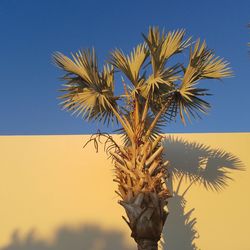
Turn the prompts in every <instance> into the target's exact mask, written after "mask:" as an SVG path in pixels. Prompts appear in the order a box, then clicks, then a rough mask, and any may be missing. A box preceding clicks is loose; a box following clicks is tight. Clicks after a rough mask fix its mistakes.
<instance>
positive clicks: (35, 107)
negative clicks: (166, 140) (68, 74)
mask: <svg viewBox="0 0 250 250" xmlns="http://www.w3.org/2000/svg"><path fill="white" fill-rule="evenodd" d="M249 22H250V1H249V0H239V1H235V0H233V1H230V0H210V1H202V0H197V1H192V0H189V1H186V0H182V1H167V0H158V1H152V0H151V1H150V0H140V1H139V0H126V1H119V0H116V1H114V0H107V1H101V0H99V1H94V0H92V1H86V0H71V1H68V0H67V1H66V0H40V1H39V0H36V1H34V0H22V1H20V0H0V31H1V36H0V41H1V46H0V56H1V66H0V76H1V78H0V85H1V98H0V119H1V122H0V135H17V134H19V135H30V134H86V133H91V132H96V130H97V126H96V125H95V124H87V123H85V122H83V121H82V120H81V119H80V118H75V117H72V116H71V114H70V113H68V112H64V111H61V110H60V107H59V106H58V103H59V101H58V100H57V96H58V89H59V88H60V84H61V82H59V80H58V77H59V76H60V75H61V73H62V72H60V71H59V70H58V69H57V68H56V67H54V66H53V64H52V62H51V54H52V53H53V52H54V51H61V52H63V53H65V54H69V52H71V51H76V50H78V49H80V48H86V47H92V46H94V47H95V48H96V49H97V52H98V55H99V59H100V61H103V60H105V58H106V57H107V56H108V52H109V51H110V50H111V49H112V48H114V47H118V48H122V49H123V50H124V51H129V49H131V48H132V47H133V46H134V45H135V44H136V43H138V42H140V41H141V40H142V39H141V32H144V33H145V32H147V29H148V26H150V25H151V26H152V25H157V26H160V27H161V28H163V27H165V29H166V30H173V29H177V28H185V29H186V30H187V34H188V35H192V36H193V37H194V38H198V37H201V38H202V39H204V38H205V39H206V41H207V44H208V46H209V47H210V48H213V49H214V50H215V52H216V54H217V55H219V56H221V57H224V58H225V59H227V60H228V61H229V62H230V63H231V67H232V69H233V71H234V74H235V77H233V78H230V79H225V80H224V81H223V82H219V81H211V82H209V87H210V89H211V92H212V93H213V94H214V95H213V96H211V97H209V101H210V103H211V105H212V110H211V111H210V113H209V115H208V116H203V119H202V120H197V121H194V122H193V123H192V124H189V125H188V126H186V127H185V126H184V125H182V124H181V123H180V122H177V123H173V124H171V125H169V126H168V127H166V129H165V132H249V131H250V112H249V109H250V95H249V94H250V53H249V52H248V51H250V49H248V48H247V42H248V41H250V29H248V28H247V24H248V23H249ZM118 85H119V83H118ZM103 130H107V129H106V128H103ZM109 131H110V130H109Z"/></svg>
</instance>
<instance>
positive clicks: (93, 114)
mask: <svg viewBox="0 0 250 250" xmlns="http://www.w3.org/2000/svg"><path fill="white" fill-rule="evenodd" d="M72 58H73V60H72V59H70V58H68V57H67V56H65V55H63V54H62V53H55V54H54V62H55V63H56V65H57V66H58V67H60V68H62V69H63V70H64V71H65V72H66V75H65V76H64V77H62V80H64V81H66V83H65V84H64V85H63V89H61V91H63V92H66V93H65V94H63V95H61V96H60V99H62V100H63V101H62V102H61V105H62V108H63V109H66V110H68V111H71V112H72V113H73V114H77V115H82V117H83V118H84V119H86V120H97V121H102V122H104V123H105V122H106V121H110V120H112V119H113V111H112V109H111V106H112V107H113V108H115V107H116V99H117V98H116V97H114V69H113V67H112V66H108V65H104V67H103V71H102V72H99V70H98V62H97V58H96V55H95V51H94V49H93V50H92V51H90V50H86V51H85V50H83V51H79V52H78V53H75V54H72Z"/></svg>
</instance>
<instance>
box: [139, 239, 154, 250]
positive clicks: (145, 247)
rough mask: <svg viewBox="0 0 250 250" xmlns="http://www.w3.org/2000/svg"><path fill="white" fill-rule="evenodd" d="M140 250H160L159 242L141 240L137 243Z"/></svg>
mask: <svg viewBox="0 0 250 250" xmlns="http://www.w3.org/2000/svg"><path fill="white" fill-rule="evenodd" d="M137 247H138V250H158V242H157V241H152V240H140V241H138V242H137Z"/></svg>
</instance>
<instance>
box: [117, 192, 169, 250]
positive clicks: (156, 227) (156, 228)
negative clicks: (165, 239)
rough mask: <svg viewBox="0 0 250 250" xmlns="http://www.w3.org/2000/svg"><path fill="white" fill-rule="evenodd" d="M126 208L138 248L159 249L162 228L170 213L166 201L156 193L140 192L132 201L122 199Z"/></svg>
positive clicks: (142, 249) (128, 222)
mask: <svg viewBox="0 0 250 250" xmlns="http://www.w3.org/2000/svg"><path fill="white" fill-rule="evenodd" d="M120 204H121V205H122V206H123V207H124V208H125V210H126V213H127V216H128V219H129V221H127V220H126V219H125V220H126V222H127V224H128V225H129V227H130V229H131V231H132V234H131V237H132V238H134V240H135V241H136V243H137V246H138V250H157V249H158V241H159V240H160V238H161V233H162V229H163V226H164V223H165V221H166V218H167V215H168V213H167V212H166V211H165V210H164V207H165V205H166V201H165V200H163V199H161V198H160V197H159V196H158V195H157V194H156V193H153V192H148V193H139V194H138V195H136V196H135V197H134V198H133V199H131V200H130V201H126V202H125V201H120Z"/></svg>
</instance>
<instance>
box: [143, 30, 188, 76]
mask: <svg viewBox="0 0 250 250" xmlns="http://www.w3.org/2000/svg"><path fill="white" fill-rule="evenodd" d="M184 36H185V30H176V31H172V32H168V34H165V32H164V31H163V32H162V33H161V32H160V31H159V28H158V27H150V28H149V32H148V35H147V36H145V35H144V34H143V37H144V40H145V41H146V43H147V45H148V48H149V51H150V56H151V64H152V69H153V73H154V74H156V73H157V72H158V71H159V70H162V69H163V68H164V66H165V63H166V62H167V60H168V59H169V58H170V57H171V56H172V55H174V54H177V53H180V52H181V51H182V50H183V49H185V48H187V47H188V46H189V45H190V40H191V38H188V39H187V40H183V38H184Z"/></svg>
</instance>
